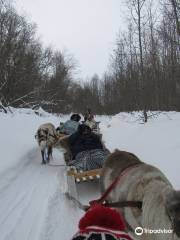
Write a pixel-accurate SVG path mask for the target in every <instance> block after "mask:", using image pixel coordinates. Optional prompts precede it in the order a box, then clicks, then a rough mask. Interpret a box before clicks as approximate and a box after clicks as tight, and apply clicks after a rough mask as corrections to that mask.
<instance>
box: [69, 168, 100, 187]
mask: <svg viewBox="0 0 180 240" xmlns="http://www.w3.org/2000/svg"><path fill="white" fill-rule="evenodd" d="M101 170H102V169H101V168H99V169H93V170H88V171H82V170H81V171H77V170H76V169H75V168H74V167H72V168H70V169H69V170H67V176H71V177H73V178H74V181H75V182H76V183H80V182H85V181H86V182H88V181H93V180H95V179H100V176H101Z"/></svg>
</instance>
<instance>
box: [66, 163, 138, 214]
mask: <svg viewBox="0 0 180 240" xmlns="http://www.w3.org/2000/svg"><path fill="white" fill-rule="evenodd" d="M138 165H139V164H135V165H133V166H130V167H128V168H126V169H124V170H123V171H122V173H121V174H120V175H119V176H117V177H116V178H115V180H114V181H113V182H112V183H111V184H110V186H109V187H108V188H107V190H106V191H105V192H104V194H103V195H102V196H101V197H100V198H99V199H96V200H92V201H90V202H89V205H83V204H82V203H81V202H80V201H79V200H77V199H76V198H75V197H73V196H71V195H70V193H66V197H67V198H68V199H70V200H72V201H74V203H75V204H76V205H77V206H78V207H79V208H80V209H81V210H84V211H87V210H88V209H90V208H91V207H94V206H96V205H102V206H105V207H114V208H115V207H119V208H120V207H136V208H139V209H141V208H142V201H118V202H110V203H108V202H105V200H106V198H107V196H108V195H109V194H110V192H111V191H112V190H113V189H114V188H115V187H116V185H117V184H118V182H120V179H121V178H122V177H123V176H124V175H125V174H126V173H127V172H129V171H130V170H131V169H133V168H135V167H138Z"/></svg>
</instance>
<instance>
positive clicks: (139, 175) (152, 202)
mask: <svg viewBox="0 0 180 240" xmlns="http://www.w3.org/2000/svg"><path fill="white" fill-rule="evenodd" d="M119 175H121V177H120V179H119V180H118V183H117V185H116V186H115V188H114V189H113V190H112V191H111V193H110V194H109V196H108V201H109V202H118V201H142V208H141V209H139V208H131V207H126V208H125V207H124V208H119V209H118V210H119V211H120V212H121V213H122V215H123V216H124V219H125V221H126V222H127V227H128V231H129V232H130V233H131V234H132V236H133V237H134V238H135V239H141V240H177V239H180V191H175V190H174V189H173V187H172V185H171V183H170V182H169V181H168V179H167V178H166V177H165V176H164V174H163V173H162V172H161V171H160V170H159V169H157V168H156V167H153V166H151V165H148V164H146V163H144V162H142V161H140V160H139V159H138V158H137V157H136V156H135V155H134V154H132V153H129V152H125V151H119V150H116V151H115V152H114V153H112V154H111V155H110V156H109V157H108V159H107V161H106V162H105V165H104V167H103V171H102V179H101V184H102V191H105V190H106V189H107V188H108V186H109V185H110V184H111V183H112V182H113V180H114V179H116V178H117V176H119ZM137 227H141V228H142V229H143V232H142V235H137V234H135V229H136V228H137ZM152 230H155V231H154V233H152ZM165 231H166V233H165ZM150 232H151V233H150ZM155 232H156V233H155ZM170 232H171V233H170Z"/></svg>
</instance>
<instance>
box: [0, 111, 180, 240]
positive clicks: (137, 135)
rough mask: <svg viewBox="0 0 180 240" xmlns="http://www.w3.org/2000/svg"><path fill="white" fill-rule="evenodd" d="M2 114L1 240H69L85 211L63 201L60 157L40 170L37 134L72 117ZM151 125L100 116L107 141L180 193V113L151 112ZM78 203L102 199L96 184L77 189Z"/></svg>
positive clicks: (57, 154)
mask: <svg viewBox="0 0 180 240" xmlns="http://www.w3.org/2000/svg"><path fill="white" fill-rule="evenodd" d="M11 110H12V113H8V114H4V113H2V112H1V113H0V133H1V134H0V146H1V161H0V196H1V197H0V233H1V240H29V239H33V240H50V239H51V240H57V239H63V240H69V239H70V238H71V236H72V235H73V234H74V233H75V232H76V230H77V228H78V221H79V219H80V217H81V216H82V215H83V212H82V211H81V210H79V209H78V208H77V207H75V206H74V205H73V203H72V202H71V201H69V200H67V198H66V197H65V194H64V192H65V190H66V188H67V186H66V176H65V172H66V170H65V166H63V165H64V161H63V157H62V153H61V152H60V151H58V150H54V152H53V160H52V165H61V166H42V165H41V164H40V162H41V156H40V151H39V149H38V147H37V143H36V141H35V138H34V135H35V132H36V130H37V128H38V126H39V125H41V124H43V123H47V122H51V123H53V124H54V125H55V126H56V127H57V126H58V125H59V122H60V121H62V122H64V121H66V120H67V119H68V118H69V115H59V116H56V115H52V114H49V113H46V112H44V110H43V109H40V110H39V111H38V112H39V113H40V114H39V115H37V114H35V112H34V111H33V110H30V109H13V108H11ZM153 114H154V117H152V118H150V119H149V121H148V123H147V124H142V123H141V121H140V120H139V115H140V113H138V112H135V113H133V114H128V113H120V114H117V115H115V116H111V117H108V116H97V117H96V119H97V120H98V121H101V123H100V128H101V132H102V134H103V140H104V141H105V143H106V145H107V147H108V148H109V149H110V150H111V151H113V150H114V149H116V148H119V149H121V150H126V151H130V152H133V153H134V154H136V155H137V156H138V157H139V158H140V159H141V160H143V161H145V162H147V163H150V164H152V165H155V166H157V167H158V168H160V169H161V170H162V171H163V172H164V173H165V175H166V176H167V177H168V179H169V180H170V181H171V183H172V184H173V186H174V188H175V189H180V181H179V180H180V177H179V171H178V170H179V167H178V166H179V164H178V163H179V162H178V159H179V156H180V138H179V134H178V133H179V131H178V130H179V129H180V113H177V112H168V113H166V112H163V113H161V114H158V113H155V112H154V113H153ZM77 190H78V193H79V196H80V200H81V201H82V202H83V203H88V201H89V200H91V199H95V198H97V197H98V195H99V190H98V185H97V183H94V182H93V183H82V184H79V185H78V187H77Z"/></svg>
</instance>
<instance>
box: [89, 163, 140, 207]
mask: <svg viewBox="0 0 180 240" xmlns="http://www.w3.org/2000/svg"><path fill="white" fill-rule="evenodd" d="M138 166H139V164H135V165H132V166H130V167H128V168H126V169H124V170H123V171H122V172H121V174H120V175H119V176H117V177H116V178H115V180H114V181H113V182H112V183H111V184H110V186H109V187H108V188H107V189H106V191H105V192H104V193H103V195H102V196H101V197H100V198H99V199H96V200H92V201H90V202H89V204H90V206H93V205H96V204H103V202H104V201H105V200H106V198H107V196H108V195H109V194H110V192H111V191H112V190H113V189H114V188H115V186H116V185H117V184H118V182H119V181H120V179H121V178H122V177H123V176H124V175H125V174H126V173H127V172H129V171H130V170H131V169H133V168H135V167H138Z"/></svg>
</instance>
